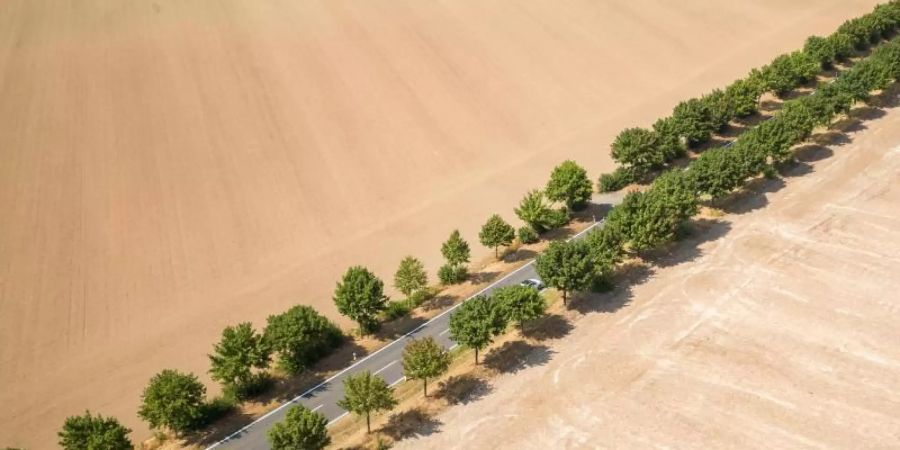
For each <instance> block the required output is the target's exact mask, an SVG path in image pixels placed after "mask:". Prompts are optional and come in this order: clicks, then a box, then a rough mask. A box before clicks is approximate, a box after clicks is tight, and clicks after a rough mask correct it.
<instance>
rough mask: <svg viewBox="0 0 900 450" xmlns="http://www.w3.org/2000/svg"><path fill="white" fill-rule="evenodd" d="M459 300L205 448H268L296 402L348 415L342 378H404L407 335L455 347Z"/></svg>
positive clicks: (526, 271) (607, 197) (529, 272)
mask: <svg viewBox="0 0 900 450" xmlns="http://www.w3.org/2000/svg"><path fill="white" fill-rule="evenodd" d="M623 196H624V195H623V194H622V193H610V194H602V195H597V196H595V198H594V203H595V204H598V205H601V206H612V205H615V204H618V203H619V202H621V201H622V198H623ZM598 225H602V222H597V223H594V224H593V225H591V226H590V227H588V228H586V229H585V230H584V231H582V232H580V233H578V234H577V235H575V236H573V238H572V239H580V238H581V237H583V236H584V235H585V234H586V233H587V232H588V231H589V230H591V229H593V228H594V227H595V226H598ZM530 278H538V279H539V278H540V277H538V275H537V272H536V271H535V269H534V260H531V261H529V262H528V263H527V264H525V265H524V266H522V267H520V268H518V269H516V270H515V271H513V272H511V273H509V274H507V275H506V276H504V277H503V278H501V279H499V280H497V281H495V282H494V283H492V284H491V285H489V286H488V287H486V288H484V289H483V290H481V291H480V292H478V293H477V294H475V295H473V296H472V297H476V296H478V295H482V294H490V293H491V292H493V291H494V290H495V289H497V288H500V287H503V286H510V285H515V284H519V283H521V282H522V281H525V280H527V279H530ZM472 297H469V298H468V299H466V300H469V299H471V298H472ZM461 304H462V302H460V303H458V304H456V305H454V306H453V307H451V308H449V309H448V310H446V311H444V312H442V313H441V314H439V315H437V316H435V317H434V318H432V319H431V320H429V321H428V322H426V323H424V324H422V325H420V326H419V327H418V328H416V329H415V330H413V331H411V332H409V333H407V334H406V335H404V336H403V337H401V338H399V339H397V340H395V341H393V342H391V343H390V344H388V345H386V346H384V347H382V348H381V349H379V350H377V351H375V352H374V353H372V354H370V355H368V356H366V357H365V358H362V359H360V360H359V361H357V362H356V363H354V364H353V365H351V366H350V367H347V368H346V369H344V370H342V371H340V372H338V373H337V374H335V375H334V376H332V377H331V378H329V379H327V380H325V381H324V382H322V383H321V384H319V385H318V386H316V387H314V388H312V389H310V390H308V391H306V392H304V393H302V394H300V395H299V396H297V397H295V398H294V399H292V400H291V401H289V402H287V403H284V404H282V405H281V406H279V407H278V408H276V409H274V410H272V411H270V412H269V413H267V414H266V415H264V416H262V417H260V418H259V419H256V420H255V421H254V422H252V423H250V424H248V425H247V426H245V427H243V428H241V429H240V430H238V431H236V432H234V433H233V434H231V435H229V436H228V437H226V438H225V439H223V440H221V441H219V442H216V443H215V444H212V445H211V446H209V447H207V450H210V449H213V448H218V449H223V450H224V449H228V450H238V449H254V450H256V449H268V448H269V441H268V439H267V438H266V433H267V432H268V430H269V428H271V427H272V425H274V424H276V423H278V422H281V421H282V420H284V417H285V415H286V414H287V412H288V410H289V409H290V407H291V406H293V405H296V404H300V405H303V406H305V407H307V408H309V409H311V410H313V411H317V412H319V413H321V414H322V415H324V416H325V418H326V419H328V421H329V422H328V424H329V425H331V424H333V423H335V422H337V421H338V420H340V419H341V418H343V417H344V416H345V415H347V412H346V411H344V410H343V409H342V408H341V407H339V406H338V405H337V402H338V400H340V399H341V398H343V397H344V387H343V382H344V379H346V378H347V377H348V376H350V375H353V374H356V373H359V372H362V371H366V370H368V371H371V372H372V373H373V374H377V375H378V376H380V377H382V378H384V380H385V381H387V382H388V384H390V385H391V386H394V385H396V384H398V383H400V382H402V381H404V380H405V377H404V376H403V364H402V363H401V357H402V354H403V348H404V347H405V346H406V343H407V342H408V341H409V340H410V339H418V338H422V337H427V336H431V337H433V338H434V339H435V340H436V341H437V342H438V343H439V344H441V345H443V346H444V347H445V348H448V349H451V348H453V347H456V343H454V342H453V340H451V339H450V329H449V323H450V315H451V314H452V312H453V311H454V310H455V309H456V308H457V307H459V305H461Z"/></svg>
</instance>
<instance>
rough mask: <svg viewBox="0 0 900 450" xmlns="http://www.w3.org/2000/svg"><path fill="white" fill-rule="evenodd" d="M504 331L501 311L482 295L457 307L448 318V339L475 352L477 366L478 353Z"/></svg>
mask: <svg viewBox="0 0 900 450" xmlns="http://www.w3.org/2000/svg"><path fill="white" fill-rule="evenodd" d="M505 329H506V317H505V315H504V314H503V311H502V310H501V308H498V307H497V305H496V303H495V302H493V301H492V300H491V299H490V298H488V297H485V296H483V295H479V296H478V297H475V298H472V299H470V300H467V301H466V302H465V303H463V304H461V305H459V307H458V308H457V309H456V312H454V313H453V314H452V315H451V316H450V338H451V339H453V340H454V341H456V342H457V343H458V344H459V345H464V346H466V347H469V348H471V349H474V350H475V364H478V352H479V351H480V350H481V349H483V348H485V347H487V346H488V345H490V343H491V342H493V341H494V337H495V336H497V335H499V334H500V333H502V332H503V330H505Z"/></svg>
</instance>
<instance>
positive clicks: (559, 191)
mask: <svg viewBox="0 0 900 450" xmlns="http://www.w3.org/2000/svg"><path fill="white" fill-rule="evenodd" d="M544 192H545V193H546V195H547V198H548V199H550V200H552V201H554V202H562V203H564V204H565V205H566V209H567V210H569V211H577V210H580V209H584V207H585V206H586V205H587V203H588V201H590V199H591V194H593V193H594V185H593V184H592V183H591V180H590V178H588V175H587V171H585V170H584V168H583V167H581V166H579V165H578V164H577V163H576V162H575V161H572V160H566V161H563V162H562V164H560V165H558V166H556V167H555V168H554V169H553V172H552V173H551V174H550V180H549V181H548V182H547V187H546V189H544Z"/></svg>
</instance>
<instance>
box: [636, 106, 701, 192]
mask: <svg viewBox="0 0 900 450" xmlns="http://www.w3.org/2000/svg"><path fill="white" fill-rule="evenodd" d="M653 132H654V133H656V139H657V141H656V144H657V148H658V149H659V152H660V153H661V154H662V155H663V158H665V160H666V162H669V161H672V160H674V159H677V158H681V157H682V156H685V155H686V154H687V149H686V148H685V146H684V142H682V139H681V134H680V133H679V129H678V122H677V121H676V120H675V119H673V118H671V117H667V118H665V119H659V120H657V121H656V122H654V123H653ZM638 175H639V174H637V173H635V174H633V175H632V176H633V178H634V179H635V180H637V178H638Z"/></svg>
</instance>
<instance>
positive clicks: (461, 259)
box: [441, 230, 471, 266]
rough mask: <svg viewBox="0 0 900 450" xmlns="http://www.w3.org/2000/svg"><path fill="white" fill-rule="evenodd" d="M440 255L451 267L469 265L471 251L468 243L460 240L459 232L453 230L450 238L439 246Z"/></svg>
mask: <svg viewBox="0 0 900 450" xmlns="http://www.w3.org/2000/svg"><path fill="white" fill-rule="evenodd" d="M441 254H442V255H444V260H446V261H447V264H450V265H451V266H460V265H463V264H468V263H469V258H470V256H471V251H470V249H469V243H468V242H466V241H465V239H463V238H462V235H461V234H460V233H459V230H453V232H452V233H450V237H449V238H448V239H447V241H446V242H444V244H443V245H441Z"/></svg>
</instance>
